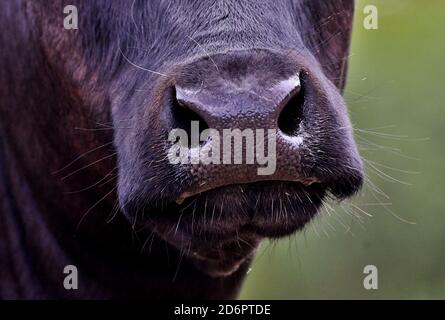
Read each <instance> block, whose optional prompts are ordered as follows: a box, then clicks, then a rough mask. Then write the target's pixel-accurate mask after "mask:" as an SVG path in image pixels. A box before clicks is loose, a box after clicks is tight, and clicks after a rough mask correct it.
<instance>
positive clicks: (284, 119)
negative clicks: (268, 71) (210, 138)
mask: <svg viewBox="0 0 445 320" xmlns="http://www.w3.org/2000/svg"><path fill="white" fill-rule="evenodd" d="M214 80H215V79H214ZM216 82H217V83H215V82H212V84H211V85H209V86H207V87H204V84H203V86H202V87H199V88H198V89H188V88H184V87H181V86H179V85H177V86H176V87H175V105H174V106H173V108H175V110H174V114H175V115H176V117H177V119H176V121H177V123H182V124H183V126H187V125H188V124H190V122H192V121H199V124H200V126H199V127H200V131H201V132H202V131H204V130H205V129H207V128H213V129H215V130H218V131H221V132H223V131H224V130H230V129H239V130H246V129H247V130H257V129H259V130H275V131H280V132H281V133H283V134H288V135H293V134H295V133H296V132H297V131H298V127H299V124H300V121H301V114H302V113H301V111H302V102H303V95H302V92H301V82H300V75H299V74H298V73H297V74H295V75H292V76H290V77H289V78H287V79H282V80H279V81H276V83H273V84H270V85H264V84H261V83H259V81H258V79H256V78H250V79H243V80H241V81H239V82H238V81H237V82H235V81H233V79H230V80H229V79H217V80H216ZM286 143H288V144H292V143H295V142H292V141H291V140H287V142H286ZM282 147H284V146H282Z"/></svg>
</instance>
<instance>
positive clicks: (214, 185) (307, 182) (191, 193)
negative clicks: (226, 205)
mask: <svg viewBox="0 0 445 320" xmlns="http://www.w3.org/2000/svg"><path fill="white" fill-rule="evenodd" d="M262 181H267V180H262ZM271 181H272V180H271ZM274 181H275V182H277V181H276V180H274ZM278 181H279V180H278ZM283 181H286V182H289V181H288V180H283ZM255 182H258V181H255ZM292 182H299V183H301V184H302V185H304V186H306V187H307V186H310V185H312V184H314V183H320V182H321V181H320V180H319V179H317V178H313V177H311V178H303V177H301V178H296V179H295V180H294V181H292ZM249 183H252V182H233V183H230V184H224V183H212V184H207V183H206V184H202V185H199V186H198V187H196V188H194V189H192V190H190V191H184V192H182V193H181V194H180V195H179V196H178V197H177V198H176V200H175V202H176V203H177V204H178V205H181V204H182V203H183V202H184V200H185V199H187V198H190V197H193V196H196V195H198V194H201V193H204V192H207V191H210V190H214V189H219V188H223V187H229V186H236V185H242V184H245V185H247V184H249Z"/></svg>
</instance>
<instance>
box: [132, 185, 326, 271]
mask: <svg viewBox="0 0 445 320" xmlns="http://www.w3.org/2000/svg"><path fill="white" fill-rule="evenodd" d="M326 190H327V186H325V185H322V184H317V183H314V184H312V185H308V186H306V185H304V184H302V183H299V182H284V181H263V182H256V183H251V184H238V185H230V186H225V187H219V188H215V189H212V190H208V191H205V192H203V193H200V194H197V195H194V196H191V197H189V198H187V199H185V200H184V202H183V203H181V204H178V203H177V202H176V201H175V197H174V195H173V194H172V196H171V198H170V200H166V199H165V200H164V201H163V203H160V202H159V201H158V202H157V203H156V202H151V203H141V202H134V203H129V204H128V205H127V206H125V208H124V212H125V214H126V216H127V217H128V219H129V220H130V221H132V222H134V221H136V223H137V224H138V228H139V229H141V228H142V229H145V230H146V231H147V233H154V234H156V236H157V237H159V238H161V239H162V240H164V241H165V242H166V243H168V244H169V245H170V246H171V247H173V248H175V249H176V250H178V251H179V252H180V254H181V256H183V257H184V258H185V259H186V260H187V261H190V262H191V264H192V265H194V266H195V267H196V268H197V269H198V270H200V271H202V272H204V273H205V274H208V275H210V276H212V277H220V276H228V275H230V274H232V273H233V272H235V271H236V270H237V269H238V268H239V267H240V266H241V265H243V264H244V263H248V262H249V261H250V260H251V259H252V257H253V256H254V253H255V251H256V249H257V247H258V245H259V244H260V242H261V241H262V240H264V239H266V238H281V237H284V236H288V235H291V234H293V233H295V232H296V231H298V230H301V229H302V228H303V227H304V226H305V225H306V224H307V223H308V222H309V221H310V220H311V219H312V218H313V217H314V216H315V215H316V213H317V212H318V210H319V208H320V206H321V205H322V201H323V199H324V198H325V195H326V192H327V191H326ZM136 208H137V210H136ZM139 225H140V226H139ZM141 226H142V227H141Z"/></svg>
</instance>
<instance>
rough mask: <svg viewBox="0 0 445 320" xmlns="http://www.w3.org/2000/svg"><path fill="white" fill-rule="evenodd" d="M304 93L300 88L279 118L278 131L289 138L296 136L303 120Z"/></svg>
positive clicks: (293, 94)
mask: <svg viewBox="0 0 445 320" xmlns="http://www.w3.org/2000/svg"><path fill="white" fill-rule="evenodd" d="M303 104H304V91H303V88H301V87H300V88H299V90H298V91H295V92H293V93H292V95H291V97H290V99H289V100H288V101H287V102H286V104H285V106H284V108H283V110H282V111H281V113H280V115H279V116H278V129H280V130H281V131H282V132H283V133H284V134H286V135H289V136H296V135H297V134H298V131H299V129H300V124H301V121H302V119H303Z"/></svg>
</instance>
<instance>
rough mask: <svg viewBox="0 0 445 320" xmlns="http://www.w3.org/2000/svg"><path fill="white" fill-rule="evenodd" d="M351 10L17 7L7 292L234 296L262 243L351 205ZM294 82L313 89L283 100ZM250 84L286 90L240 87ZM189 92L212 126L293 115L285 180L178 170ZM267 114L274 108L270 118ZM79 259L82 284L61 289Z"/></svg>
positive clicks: (9, 59)
mask: <svg viewBox="0 0 445 320" xmlns="http://www.w3.org/2000/svg"><path fill="white" fill-rule="evenodd" d="M67 4H74V5H76V6H77V7H78V9H79V30H64V29H63V27H62V26H63V21H62V20H63V14H62V12H63V7H64V6H65V5H67ZM353 7H354V3H353V1H352V0H327V1H326V0H323V1H322V0H277V1H266V0H260V1H235V0H234V1H230V0H215V1H210V0H205V1H189V0H184V1H179V0H172V1H145V0H136V1H134V3H133V5H131V1H124V0H112V1H110V0H95V1H86V0H83V1H82V0H77V1H70V2H69V3H65V2H64V1H56V0H51V1H42V0H40V1H39V0H35V1H34V0H33V1H26V0H10V1H2V3H1V4H0V27H1V29H2V32H1V34H0V46H1V47H2V50H1V51H0V67H1V68H0V69H1V73H0V138H1V140H0V142H1V145H0V174H1V176H0V195H1V202H0V205H1V219H0V238H1V239H0V297H2V298H82V299H88V298H132V297H146V298H152V299H166V298H171V299H174V298H208V299H221V298H234V297H236V295H237V293H238V291H239V288H240V286H241V284H242V280H243V278H244V276H245V274H246V271H247V269H248V267H249V265H250V263H251V260H252V258H253V256H254V253H255V248H256V247H257V246H258V244H259V243H260V241H261V240H263V239H265V238H267V237H271V238H277V237H281V236H284V235H289V234H292V233H294V232H295V231H297V230H299V229H301V228H302V227H303V226H304V225H305V224H306V223H307V222H309V221H310V220H311V218H312V217H313V216H314V215H315V214H316V213H317V211H318V209H319V208H320V206H321V204H322V202H323V200H324V199H325V198H326V197H327V195H328V194H330V195H332V196H333V197H335V198H338V199H340V200H341V199H344V198H346V197H349V196H351V195H353V194H354V193H355V192H356V191H357V190H358V189H359V188H360V186H361V183H362V163H361V160H360V157H359V155H358V153H357V149H356V146H355V144H354V142H353V138H352V130H351V128H350V123H349V120H348V115H347V110H346V107H345V105H344V102H343V100H342V98H341V92H342V91H343V88H344V85H345V74H346V68H347V57H348V48H349V40H350V33H351V25H352V16H353ZM148 70H151V71H154V72H150V71H148ZM294 75H298V76H299V78H300V81H301V88H300V89H301V90H299V91H298V92H297V93H292V94H294V95H295V97H294V98H292V99H291V100H290V101H286V105H285V104H284V103H283V102H282V99H278V98H277V96H275V92H276V91H274V90H269V89H270V88H269V87H272V84H276V83H281V82H282V81H284V80H286V79H288V78H290V77H292V76H294ZM239 79H255V80H254V81H253V83H255V85H254V87H253V89H252V90H254V92H256V93H258V92H260V93H262V92H264V93H265V94H266V93H267V94H269V95H270V96H268V97H267V99H266V98H264V99H257V98H258V97H257V96H253V95H249V94H247V93H246V92H245V91H243V90H241V92H240V94H239V95H238V94H237V95H228V91H227V87H226V86H228V84H231V83H237V81H238V80H239ZM240 81H241V80H240ZM198 87H199V88H202V87H203V88H204V89H203V90H202V91H200V93H199V95H198V96H197V97H195V96H194V97H190V96H187V95H186V94H185V95H184V94H183V92H188V91H187V90H186V89H195V90H196V89H197V88H198ZM184 88H185V89H184ZM181 90H182V91H181ZM178 96H180V97H184V99H185V100H187V99H188V100H187V101H186V103H189V102H190V101H189V100H191V99H192V98H193V99H196V100H193V101H192V102H193V104H192V103H190V105H191V106H192V105H193V106H196V105H197V104H196V103H202V106H201V107H200V108H201V109H199V108H197V109H196V110H193V112H195V115H196V114H198V115H199V116H200V119H201V120H202V121H204V122H206V123H208V124H209V123H210V124H211V125H212V126H216V127H218V126H219V127H221V128H223V127H227V126H232V127H237V126H238V127H249V126H253V127H261V126H263V125H265V126H267V125H269V126H270V125H272V126H276V125H277V123H278V127H279V129H283V128H284V127H286V128H289V127H290V129H289V130H287V133H286V134H288V135H292V134H295V135H297V134H303V133H304V136H305V139H304V141H303V144H302V145H301V146H300V147H298V148H294V146H293V145H290V144H289V143H288V142H286V141H288V140H286V139H284V140H282V142H279V148H278V157H279V160H278V164H277V173H276V174H275V175H273V176H271V177H269V178H264V177H263V178H261V177H256V176H253V175H252V174H251V171H249V170H250V169H249V168H248V167H246V166H239V167H224V166H218V167H202V168H195V169H200V170H192V169H193V168H190V167H187V166H174V165H172V164H170V163H169V162H168V161H167V160H166V150H167V148H168V141H167V136H168V132H169V130H171V129H172V128H175V127H177V126H181V125H182V123H183V122H184V118H183V116H182V115H181V114H179V115H178V114H176V111H175V109H174V108H176V107H177V106H176V102H177V101H176V100H175V99H178ZM224 99H226V100H227V101H228V103H227V104H221V101H223V100H224ZM274 99H276V101H275V100H274ZM224 101H225V100H224ZM294 104H295V107H294V109H292V106H293V105H294ZM287 105H289V106H290V111H289V113H288V114H286V117H284V118H286V119H291V120H289V121H290V122H289V121H287V123H284V124H283V122H282V121H281V120H278V118H279V115H280V113H282V112H285V111H283V110H284V109H285V108H286V106H287ZM190 108H192V107H190ZM221 108H226V109H221ZM288 109H289V108H288ZM210 110H224V112H220V113H219V114H217V113H212V112H210ZM245 110H251V111H252V114H254V116H251V114H249V113H248V112H244V111H245ZM292 110H294V111H292ZM295 110H300V111H298V112H297V111H295ZM266 113H267V114H268V115H270V117H274V118H266V120H267V121H266V120H264V121H263V120H260V119H263V117H262V115H264V114H266ZM296 113H298V115H297V114H296ZM294 118H295V119H297V118H298V122H297V120H295V121H294V120H292V119H294ZM261 121H263V122H261ZM285 122H286V121H285ZM303 129H304V131H302V130H303ZM298 130H300V131H298ZM282 131H283V132H284V130H282ZM280 143H281V144H280ZM79 155H83V156H82V157H79ZM73 159H76V161H74V162H73ZM286 159H291V160H289V161H285V160H286ZM203 182H206V183H209V185H208V186H207V187H205V188H204V187H201V186H202V185H203V184H204V183H203ZM184 194H185V195H187V197H185V196H184ZM178 199H180V200H181V201H178ZM69 264H72V265H75V266H77V267H78V270H79V289H78V290H71V291H69V290H65V289H64V288H63V285H62V282H63V277H64V275H63V268H64V266H66V265H69Z"/></svg>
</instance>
